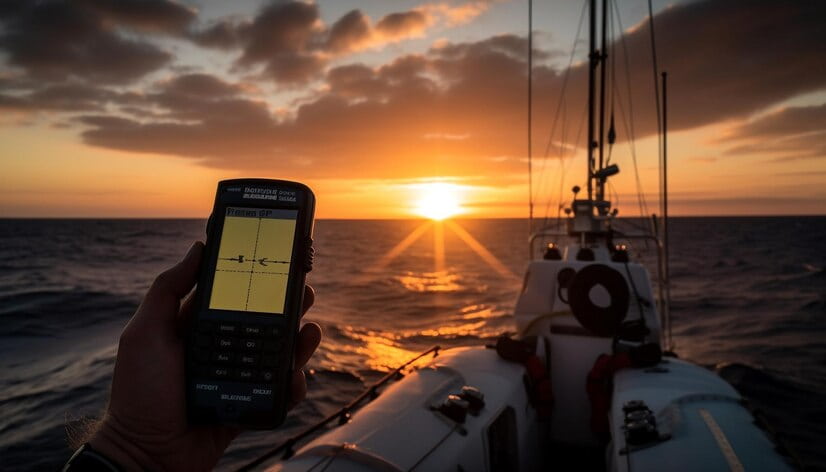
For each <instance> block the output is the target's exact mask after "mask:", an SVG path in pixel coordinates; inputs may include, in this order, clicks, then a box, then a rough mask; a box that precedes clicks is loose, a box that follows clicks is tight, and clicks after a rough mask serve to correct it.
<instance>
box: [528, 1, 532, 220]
mask: <svg viewBox="0 0 826 472" xmlns="http://www.w3.org/2000/svg"><path fill="white" fill-rule="evenodd" d="M532 128H533V0H528V234H532V233H533V162H532V161H533V152H532V151H533V138H532V134H533V133H532V131H533V129H532Z"/></svg>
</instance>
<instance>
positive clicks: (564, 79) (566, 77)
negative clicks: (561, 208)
mask: <svg viewBox="0 0 826 472" xmlns="http://www.w3.org/2000/svg"><path fill="white" fill-rule="evenodd" d="M587 6H588V3H587V1H586V0H583V2H582V11H581V12H580V15H579V22H578V24H577V30H576V35H574V42H573V44H572V46H571V54H570V55H569V58H568V66H567V67H566V68H565V74H564V75H563V77H562V87H561V88H560V92H559V100H558V101H557V106H556V110H555V112H554V118H553V120H552V121H551V129H550V132H549V133H548V142H547V144H546V145H545V153H544V155H543V160H542V167H541V169H540V177H539V180H540V183H539V185H541V183H542V181H543V177H544V173H545V166H546V163H547V161H548V156H549V155H550V152H551V145H552V144H553V137H554V134H555V132H556V126H557V123H559V122H560V120H559V117H560V112H562V115H563V120H562V123H563V124H564V121H565V120H564V111H563V110H565V109H567V107H566V106H565V103H566V99H565V97H566V95H565V91H566V90H567V88H568V80H569V77H570V75H571V66H572V65H573V63H574V56H575V53H576V46H577V42H578V41H579V37H580V34H581V32H582V23H583V20H584V19H585V12H586V10H587ZM564 144H565V139H564V134H563V135H562V140H561V142H560V148H562V147H563V146H564ZM561 158H562V152H561V151H560V159H561ZM549 198H550V197H549ZM544 216H545V218H544V221H543V227H544V225H545V224H546V223H547V220H548V218H547V216H548V215H547V212H546V214H545V215H544Z"/></svg>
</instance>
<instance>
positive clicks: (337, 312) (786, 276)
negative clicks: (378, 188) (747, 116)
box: [0, 217, 826, 470]
mask: <svg viewBox="0 0 826 472" xmlns="http://www.w3.org/2000/svg"><path fill="white" fill-rule="evenodd" d="M204 224H205V222H204V221H202V220H0V469H3V470H49V469H51V470H54V469H56V468H57V467H58V466H59V465H60V464H62V462H63V461H65V460H66V458H67V457H68V456H69V455H70V453H71V451H70V450H69V449H68V445H67V440H66V429H67V427H74V426H76V425H78V424H81V423H82V422H83V421H85V419H88V418H95V417H99V415H100V414H101V412H102V410H103V408H104V406H105V401H106V395H107V389H108V385H109V382H110V379H111V372H112V368H113V365H114V356H115V352H116V347H117V339H118V335H119V332H120V330H121V329H122V327H123V326H124V324H125V323H126V321H127V320H128V319H129V317H130V316H131V314H132V312H133V311H134V309H135V308H136V306H137V304H138V302H139V301H140V299H141V297H142V294H143V292H144V291H145V290H146V288H147V286H148V284H149V283H150V282H151V280H152V279H153V277H154V276H155V275H156V274H157V273H158V272H160V271H161V270H163V269H164V268H166V267H168V266H169V265H171V264H172V263H174V262H175V261H177V260H178V259H179V258H180V257H181V256H182V254H183V253H184V251H185V250H186V249H187V248H188V247H189V245H190V244H191V241H192V240H194V239H201V238H202V236H203V231H204ZM422 224H423V222H421V221H415V220H401V221H341V220H323V221H319V222H317V226H316V238H315V239H316V251H317V252H316V254H317V258H316V265H315V269H314V270H313V272H312V273H311V274H310V277H309V282H310V283H311V284H312V285H313V286H314V288H315V290H316V293H317V296H316V304H315V306H314V307H313V309H312V310H311V311H310V312H309V313H308V315H307V318H308V319H310V320H314V321H316V322H318V323H320V324H321V325H322V327H323V329H324V335H325V337H324V340H323V342H322V345H321V347H320V348H319V350H318V352H317V353H316V355H315V356H314V358H313V359H312V360H311V361H310V364H309V369H310V370H309V375H308V383H309V394H308V400H307V401H305V402H304V403H302V404H301V405H299V406H298V407H297V408H296V409H295V410H293V412H292V413H291V414H290V416H289V418H288V420H287V422H286V423H285V425H284V427H282V428H281V429H279V430H277V431H273V432H254V433H244V434H242V435H241V436H239V438H238V439H237V440H236V441H235V442H234V443H233V445H232V446H231V447H230V449H229V450H228V451H227V454H226V455H225V457H224V459H222V461H221V462H220V463H219V468H220V469H231V468H232V467H234V466H238V465H240V464H242V463H244V462H246V461H248V460H250V459H252V458H254V457H256V456H257V455H258V454H260V453H262V452H263V451H265V450H267V449H268V448H269V447H272V446H273V445H275V444H277V443H279V442H281V441H282V440H284V439H285V438H286V437H288V436H289V434H291V433H294V432H296V431H298V430H300V429H301V428H303V427H305V426H307V425H309V424H311V423H313V422H314V421H316V420H318V419H320V418H322V417H323V416H325V415H326V414H328V413H331V412H332V411H334V410H335V409H336V408H338V407H339V406H341V405H343V404H345V403H346V402H347V401H348V400H349V399H350V398H352V397H353V396H355V395H357V394H358V393H359V392H360V391H361V390H362V389H363V388H364V386H365V385H366V384H368V383H370V382H371V381H373V380H375V379H377V378H378V377H379V376H381V375H382V373H383V372H385V371H387V370H388V369H391V368H393V367H395V366H396V365H398V364H400V363H402V362H403V361H405V360H406V359H408V358H410V357H412V356H413V355H415V354H416V353H417V352H419V351H421V350H424V349H427V348H429V347H431V346H432V345H435V344H439V345H441V346H456V345H466V344H478V343H480V342H485V341H490V340H492V339H493V338H495V337H496V336H497V335H498V334H500V333H502V332H504V331H508V330H512V329H513V328H512V324H511V318H510V312H511V310H512V308H513V304H514V302H515V299H516V293H517V292H518V289H519V286H520V278H521V274H522V272H523V270H524V266H525V263H526V261H527V251H526V241H527V237H526V230H527V222H526V221H524V220H457V224H459V225H460V226H461V228H463V229H464V230H465V231H466V233H467V235H470V237H471V238H473V239H472V240H470V243H468V241H469V240H468V237H467V235H464V238H463V237H460V236H459V234H462V232H461V231H459V232H456V231H453V230H451V228H450V226H446V227H444V228H443V229H442V230H434V229H433V228H425V229H424V230H419V233H417V234H420V238H419V239H418V240H416V241H415V242H414V243H412V244H411V245H410V246H409V247H407V248H406V249H405V250H404V251H401V252H398V251H395V252H393V248H394V246H396V245H397V244H398V243H399V242H401V241H403V240H404V239H405V238H406V237H407V236H408V235H410V234H411V233H413V232H416V231H417V229H418V228H419V226H420V225H422ZM671 235H672V236H671V240H672V251H671V255H672V287H673V288H672V299H673V303H672V319H673V334H674V340H675V342H676V351H677V353H678V354H679V355H680V356H681V357H683V358H687V359H690V360H693V361H696V362H698V363H700V364H703V365H705V366H708V367H709V368H711V369H715V370H717V371H718V372H719V373H720V375H722V376H723V377H724V378H726V379H727V380H728V381H729V382H731V383H732V384H733V385H734V386H735V387H736V388H737V389H738V390H740V392H742V393H743V394H744V395H746V396H747V397H748V398H749V400H750V401H751V404H752V405H753V406H755V407H756V408H758V409H759V410H760V411H761V412H762V414H763V416H764V417H765V418H766V419H767V420H768V422H769V424H770V425H771V426H772V428H773V429H774V430H775V432H776V435H777V436H778V437H779V439H780V440H781V441H782V442H783V443H784V444H786V445H787V446H788V447H789V448H790V449H791V450H792V451H793V452H794V454H795V455H797V456H798V457H799V459H800V460H801V462H803V464H804V465H805V466H807V468H811V469H813V470H817V469H824V470H826V452H824V451H823V448H822V445H823V444H826V402H824V398H826V218H824V217H788V218H675V219H674V220H673V221H672V223H671ZM474 241H475V244H474ZM442 247H443V251H442V249H441V248H442ZM480 247H482V248H485V250H486V251H488V252H489V256H488V257H484V256H480V254H479V252H480V249H479V248H480ZM474 248H475V250H474ZM649 249H650V248H649ZM481 252H482V253H484V250H482V251H481ZM388 253H391V254H393V253H397V254H398V255H397V257H395V258H391V259H389V258H387V257H386V256H387V254H388ZM442 254H444V257H442ZM633 255H638V256H640V257H641V258H642V259H643V260H644V261H651V260H652V254H651V252H650V250H646V248H645V247H644V246H640V247H634V248H632V256H633ZM491 256H492V258H495V259H496V260H498V261H499V262H500V263H501V264H502V266H496V264H495V263H493V264H492V260H491ZM651 267H653V266H651ZM504 271H509V272H512V273H513V274H515V275H516V277H509V276H506V275H504V274H503V272H504Z"/></svg>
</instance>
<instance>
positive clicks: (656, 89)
mask: <svg viewBox="0 0 826 472" xmlns="http://www.w3.org/2000/svg"><path fill="white" fill-rule="evenodd" d="M648 32H649V35H650V36H651V66H652V72H653V74H654V103H655V105H656V108H657V143H658V147H657V151H658V153H659V155H658V158H659V161H660V169H662V157H663V139H662V129H663V119H662V114H661V112H660V85H659V84H660V83H659V80H660V74H659V66H658V65H657V42H656V38H655V36H654V6H653V5H652V1H651V0H648ZM662 181H663V176H662V173H661V174H660V205H661V206H662V201H663V195H662V192H663V188H662ZM660 212H661V213H662V208H660Z"/></svg>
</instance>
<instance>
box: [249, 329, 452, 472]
mask: <svg viewBox="0 0 826 472" xmlns="http://www.w3.org/2000/svg"><path fill="white" fill-rule="evenodd" d="M440 349H441V347H440V346H438V345H436V346H433V347H431V348H430V349H428V350H426V351H424V352H422V353H421V354H419V355H418V356H416V357H414V358H413V359H410V360H409V361H407V362H405V363H404V364H402V365H400V366H398V367H396V368H395V369H393V370H391V371H390V372H388V373H387V375H385V376H384V377H382V378H381V379H379V380H377V381H376V382H374V383H373V384H372V385H370V386H369V387H368V388H367V389H366V390H365V391H363V392H362V393H361V394H360V395H359V396H357V397H356V398H354V399H353V400H352V401H351V402H350V403H348V404H347V405H345V406H343V407H341V408H340V409H338V410H337V411H336V412H335V413H333V414H331V415H329V416H327V417H326V418H324V419H323V420H321V421H319V422H318V423H316V424H314V425H312V426H310V427H308V428H307V429H305V430H304V431H301V432H300V433H298V434H296V435H295V436H292V437H291V438H289V439H287V440H286V441H285V442H283V443H282V444H279V445H278V446H276V447H274V448H272V449H270V450H269V451H267V452H265V453H264V454H263V455H261V456H259V457H258V458H257V459H254V460H252V461H250V462H248V463H247V464H245V465H243V466H241V467H240V468H238V469H236V470H237V472H245V471H249V470H252V469H253V468H254V467H257V466H259V465H261V464H263V463H264V462H265V461H267V460H268V459H270V458H272V457H273V456H275V455H276V454H278V453H279V452H281V451H284V454H283V455H282V456H281V458H282V459H284V460H286V459H289V458H290V457H292V456H293V454H295V450H294V448H295V445H296V444H297V443H298V442H299V441H301V440H302V439H304V438H306V437H307V436H309V435H311V434H313V433H315V432H316V431H318V430H320V429H321V428H323V427H324V426H326V425H327V424H328V423H330V422H331V421H333V420H334V419H336V418H338V424H339V425H342V424H345V423H347V422H348V421H349V420H350V413H351V411H352V410H354V409H355V408H356V407H358V406H359V405H360V404H361V402H362V401H364V399H365V398H367V397H370V400H374V399H375V398H376V397H378V396H379V393H378V389H379V387H381V386H383V385H384V384H386V383H388V382H390V381H391V380H393V379H394V378H396V377H398V376H399V374H400V373H401V371H402V369H404V368H405V367H407V366H409V365H410V364H413V363H414V362H416V361H418V360H419V359H421V358H422V357H425V356H426V355H428V354H430V353H433V357H436V356H438V355H439V350H440Z"/></svg>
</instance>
